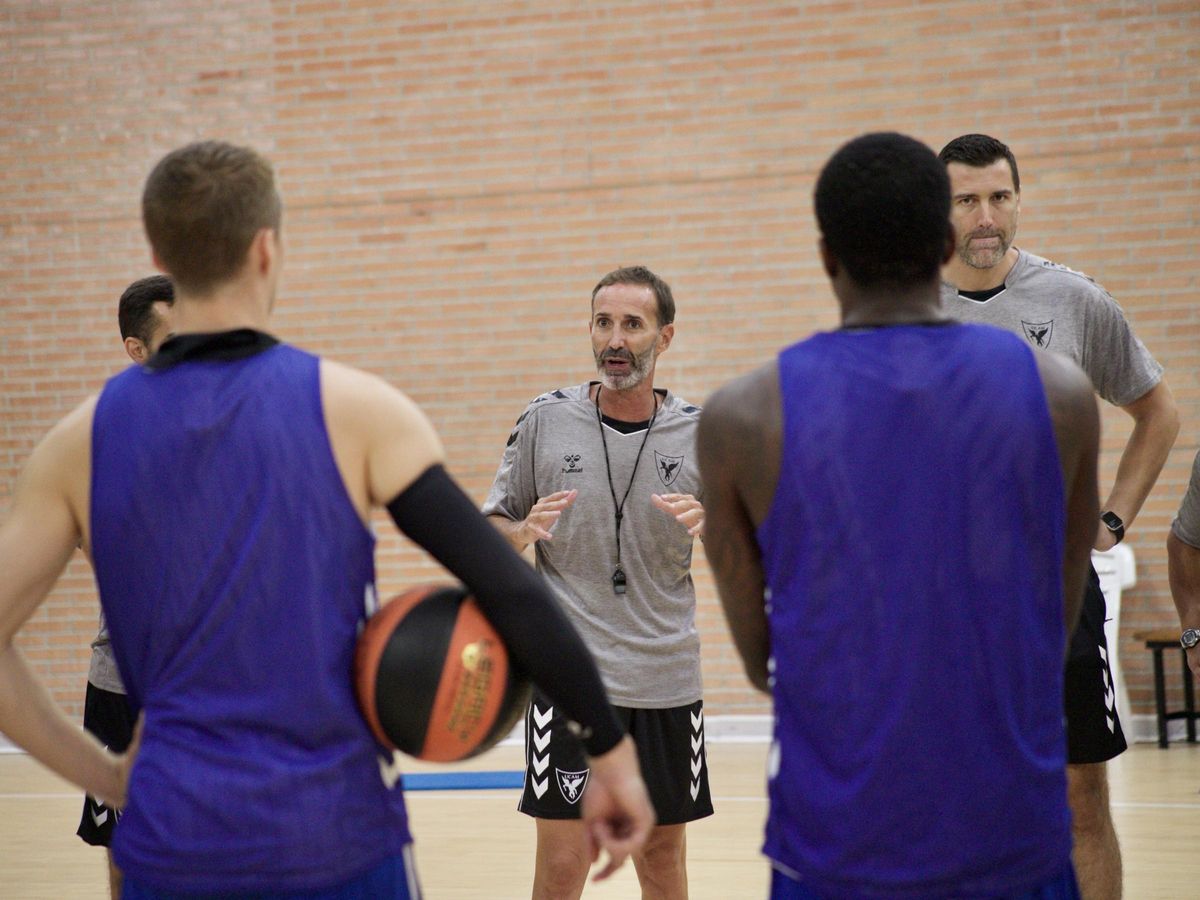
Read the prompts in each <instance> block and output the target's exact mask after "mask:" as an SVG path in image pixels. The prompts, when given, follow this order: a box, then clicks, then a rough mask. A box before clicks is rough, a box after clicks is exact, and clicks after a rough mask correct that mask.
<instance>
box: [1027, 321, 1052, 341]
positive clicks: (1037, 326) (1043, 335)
mask: <svg viewBox="0 0 1200 900" xmlns="http://www.w3.org/2000/svg"><path fill="white" fill-rule="evenodd" d="M1021 328H1022V329H1023V330H1024V331H1025V337H1026V338H1027V339H1028V340H1029V343H1031V344H1033V345H1034V346H1035V347H1049V346H1050V338H1051V337H1052V336H1053V335H1054V320H1053V319H1051V320H1050V321H1049V322H1026V321H1025V320H1024V319H1022V320H1021Z"/></svg>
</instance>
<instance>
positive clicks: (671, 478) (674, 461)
mask: <svg viewBox="0 0 1200 900" xmlns="http://www.w3.org/2000/svg"><path fill="white" fill-rule="evenodd" d="M654 462H655V464H656V466H657V468H658V480H659V481H661V482H662V483H663V484H665V485H666V486H667V487H670V486H671V485H672V484H674V483H675V479H676V478H678V477H679V470H680V469H682V468H683V457H682V456H665V455H663V454H662V453H659V452H658V451H657V450H655V451H654Z"/></svg>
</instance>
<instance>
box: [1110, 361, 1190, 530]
mask: <svg viewBox="0 0 1200 900" xmlns="http://www.w3.org/2000/svg"><path fill="white" fill-rule="evenodd" d="M1125 409H1126V411H1127V412H1129V414H1130V415H1132V416H1133V417H1134V426H1133V432H1132V433H1131V434H1130V435H1129V441H1128V442H1127V443H1126V445H1125V450H1124V452H1123V453H1122V454H1121V462H1120V464H1119V465H1118V466H1117V476H1116V479H1115V480H1114V481H1113V486H1112V491H1111V492H1110V493H1109V495H1108V499H1107V500H1106V501H1105V502H1104V505H1103V506H1102V509H1106V510H1112V511H1113V512H1115V513H1116V514H1117V515H1118V516H1120V517H1121V519H1122V521H1123V522H1124V523H1125V528H1126V530H1128V529H1129V527H1130V525H1131V524H1132V522H1133V520H1134V519H1136V518H1137V516H1138V513H1140V512H1141V511H1142V505H1143V504H1144V503H1145V502H1146V498H1147V497H1148V496H1150V491H1151V489H1152V488H1153V487H1154V482H1155V481H1156V480H1157V479H1158V475H1159V473H1160V472H1161V471H1162V468H1163V466H1164V465H1165V464H1166V461H1167V455H1168V454H1169V453H1170V452H1171V447H1172V446H1174V444H1175V437H1176V436H1177V435H1178V434H1179V413H1178V411H1177V410H1176V408H1175V401H1174V400H1173V399H1172V398H1171V394H1170V391H1169V389H1168V388H1167V386H1166V384H1165V382H1164V383H1160V384H1159V385H1158V386H1157V387H1155V388H1154V389H1153V390H1152V391H1151V392H1150V394H1149V395H1147V396H1146V397H1143V398H1142V399H1140V400H1137V401H1135V402H1134V403H1133V404H1131V405H1130V406H1128V407H1126V408H1125Z"/></svg>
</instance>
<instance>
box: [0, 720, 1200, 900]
mask: <svg viewBox="0 0 1200 900" xmlns="http://www.w3.org/2000/svg"><path fill="white" fill-rule="evenodd" d="M765 754H766V747H765V745H762V744H725V743H714V744H710V745H709V767H710V771H711V780H712V791H713V801H714V804H715V806H716V808H717V812H716V815H714V816H712V817H711V818H709V819H706V820H704V821H701V822H697V823H694V824H693V825H691V826H689V828H688V872H689V877H690V880H691V896H692V898H694V900H741V898H761V897H765V896H766V885H767V867H766V864H765V863H764V861H763V859H762V857H761V856H760V855H759V843H760V840H761V832H762V822H763V817H764V815H765V813H766V801H765V799H764V797H763V774H762V773H763V764H764V757H765ZM520 758H521V751H520V748H519V747H513V746H505V747H499V748H497V749H496V750H493V751H492V752H491V753H489V754H487V755H485V756H483V757H482V758H480V759H477V760H471V761H470V762H468V763H465V764H463V766H462V768H470V769H477V770H491V769H515V768H517V767H518V766H519V763H520ZM409 769H410V770H411V771H436V769H435V768H434V767H431V766H423V765H420V764H417V763H412V764H411V766H410V767H409ZM1110 777H1111V783H1112V797H1113V813H1114V818H1115V819H1116V823H1117V831H1118V833H1119V835H1120V838H1121V844H1122V847H1123V849H1124V858H1125V897H1126V898H1127V900H1187V898H1200V794H1198V793H1197V790H1198V788H1200V745H1190V746H1189V745H1186V744H1172V746H1171V748H1170V749H1168V750H1159V749H1158V748H1157V747H1155V746H1153V745H1147V744H1139V745H1135V746H1134V747H1133V748H1132V749H1130V750H1129V752H1127V753H1126V754H1124V755H1123V756H1121V757H1120V758H1118V759H1117V760H1115V761H1114V762H1113V763H1112V764H1111V765H1110ZM516 799H517V792H516V791H514V790H491V791H417V792H412V793H410V794H409V807H410V810H411V813H412V819H413V828H414V831H415V833H416V836H417V845H416V855H417V866H418V870H419V873H420V877H421V883H422V886H423V888H424V891H425V894H426V896H427V897H428V898H429V900H508V898H514V900H516V898H522V897H528V896H529V884H530V882H531V879H532V872H533V846H534V836H533V823H532V820H530V819H528V818H526V817H525V816H522V815H520V814H519V813H517V812H516V811H515V806H516ZM79 811H80V798H79V795H78V793H77V792H76V791H75V790H74V789H73V788H72V787H71V786H70V785H68V784H66V783H64V782H63V781H61V780H59V779H58V778H56V777H55V776H53V775H50V774H49V773H47V772H46V771H45V770H44V769H42V768H41V767H39V766H38V765H37V764H35V763H33V762H32V761H31V760H30V759H29V758H28V757H25V756H23V755H19V754H12V755H0V898H4V900H75V898H79V900H85V898H87V900H91V898H95V900H102V898H105V897H107V889H106V880H105V869H104V854H103V851H101V850H99V849H97V848H93V847H88V846H86V845H84V844H83V843H82V842H81V841H80V840H79V839H78V838H77V837H76V836H75V827H76V825H77V824H78V819H79ZM584 896H585V898H596V900H603V898H610V900H616V898H636V897H637V896H638V890H637V879H636V877H635V876H634V873H633V869H632V866H626V868H625V869H624V870H622V871H621V872H620V873H619V874H618V875H617V876H615V877H614V878H613V879H612V880H611V881H609V882H606V883H603V884H600V885H592V886H590V887H589V888H588V890H587V891H586V892H585V894H584Z"/></svg>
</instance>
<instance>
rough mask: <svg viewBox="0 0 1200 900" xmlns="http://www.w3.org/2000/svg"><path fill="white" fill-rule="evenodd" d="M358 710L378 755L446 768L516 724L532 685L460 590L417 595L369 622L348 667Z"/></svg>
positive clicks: (434, 589) (434, 588)
mask: <svg viewBox="0 0 1200 900" xmlns="http://www.w3.org/2000/svg"><path fill="white" fill-rule="evenodd" d="M354 681H355V687H356V690H357V693H358V702H359V706H360V707H361V708H362V712H363V715H364V716H365V717H366V720H367V724H368V725H369V726H370V727H371V731H372V732H373V733H374V735H375V737H376V738H377V739H378V740H379V741H380V743H382V744H383V745H384V746H387V747H390V748H392V749H394V750H399V751H400V752H401V753H406V754H408V755H409V756H413V757H416V758H418V759H425V760H430V761H435V762H452V761H454V760H459V759H466V758H468V757H471V756H475V755H477V754H479V753H483V752H484V751H485V750H488V749H489V748H491V747H492V746H493V745H494V744H495V743H496V742H497V741H498V740H500V739H501V738H502V737H504V736H505V735H506V734H508V732H509V731H510V730H511V729H512V727H513V725H515V724H516V721H517V718H518V717H519V716H520V715H521V714H522V713H523V712H524V711H525V707H526V706H527V704H528V703H529V693H530V684H529V681H528V680H527V679H526V678H524V677H523V676H521V675H520V674H518V673H516V672H515V671H514V670H513V667H512V665H511V663H510V661H509V658H508V651H507V649H506V648H505V646H504V642H503V641H502V640H501V639H500V636H499V635H498V634H496V632H495V630H494V629H493V628H492V626H491V623H489V622H488V620H487V619H485V618H484V616H483V613H481V612H480V611H479V607H478V606H477V605H476V603H475V601H474V599H473V598H471V597H469V596H468V595H467V592H466V590H465V589H464V588H463V587H462V586H461V585H423V586H420V587H414V588H410V589H409V590H407V591H405V592H404V593H402V594H400V595H398V596H396V597H394V598H392V599H391V600H389V601H388V602H387V603H386V604H385V605H384V606H383V607H382V608H381V609H380V610H379V611H378V612H377V613H375V614H374V615H373V616H371V618H370V619H368V620H367V623H366V626H365V627H364V629H363V632H362V634H361V635H360V636H359V639H358V646H357V649H356V652H355V657H354Z"/></svg>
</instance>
